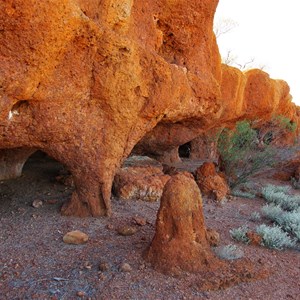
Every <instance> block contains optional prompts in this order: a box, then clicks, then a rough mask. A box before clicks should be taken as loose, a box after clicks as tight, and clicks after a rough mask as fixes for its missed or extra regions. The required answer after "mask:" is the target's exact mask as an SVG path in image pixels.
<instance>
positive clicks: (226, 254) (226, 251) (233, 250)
mask: <svg viewBox="0 0 300 300" xmlns="http://www.w3.org/2000/svg"><path fill="white" fill-rule="evenodd" d="M215 253H216V255H217V256H218V257H219V258H221V259H227V260H234V259H239V258H242V257H243V256H244V251H243V250H241V249H240V248H238V247H237V246H236V245H233V244H229V245H227V246H224V247H219V248H216V249H215Z"/></svg>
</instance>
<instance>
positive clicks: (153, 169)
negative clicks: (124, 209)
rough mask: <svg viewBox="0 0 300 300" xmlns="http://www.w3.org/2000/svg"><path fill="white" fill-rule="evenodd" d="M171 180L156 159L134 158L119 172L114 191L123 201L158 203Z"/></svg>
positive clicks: (128, 160) (126, 162)
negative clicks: (133, 200)
mask: <svg viewBox="0 0 300 300" xmlns="http://www.w3.org/2000/svg"><path fill="white" fill-rule="evenodd" d="M169 179H170V176H169V175H165V174H164V173H163V166H162V165H161V164H160V163H158V162H157V161H155V160H154V159H150V158H147V157H139V156H132V157H130V158H128V159H127V160H126V161H125V163H124V164H123V166H122V168H121V169H120V170H118V171H117V173H116V176H115V179H114V183H113V190H114V193H115V195H116V196H117V197H118V198H120V199H122V200H132V199H135V200H143V201H151V202H152V201H158V200H160V198H161V196H162V193H163V189H164V186H165V184H166V183H167V182H168V180H169Z"/></svg>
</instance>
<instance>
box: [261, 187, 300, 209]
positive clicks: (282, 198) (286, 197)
mask: <svg viewBox="0 0 300 300" xmlns="http://www.w3.org/2000/svg"><path fill="white" fill-rule="evenodd" d="M289 191H290V187H288V186H275V185H271V184H270V185H267V186H266V187H264V188H263V189H262V196H263V197H264V198H265V200H266V201H267V202H268V203H270V204H274V205H277V206H280V207H281V208H282V209H283V210H288V211H293V210H296V209H298V208H299V207H300V197H299V196H293V195H291V194H289Z"/></svg>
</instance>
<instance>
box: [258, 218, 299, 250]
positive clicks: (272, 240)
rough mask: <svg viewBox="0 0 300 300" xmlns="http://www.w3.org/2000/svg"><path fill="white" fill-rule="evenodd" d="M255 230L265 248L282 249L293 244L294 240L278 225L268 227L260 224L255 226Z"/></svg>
mask: <svg viewBox="0 0 300 300" xmlns="http://www.w3.org/2000/svg"><path fill="white" fill-rule="evenodd" d="M256 232H257V234H259V235H260V236H261V238H262V245H263V246H265V247H267V248H271V249H277V250H282V249H284V248H291V247H294V246H295V240H293V239H291V238H290V237H289V235H288V233H287V232H285V231H283V230H282V229H281V228H280V227H279V226H272V227H270V226H267V225H265V224H262V225H259V226H258V227H256Z"/></svg>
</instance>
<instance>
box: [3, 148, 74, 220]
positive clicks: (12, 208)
mask: <svg viewBox="0 0 300 300" xmlns="http://www.w3.org/2000/svg"><path fill="white" fill-rule="evenodd" d="M25 150H27V149H22V148H20V149H19V148H18V149H9V150H5V154H6V155H7V157H10V156H9V155H8V154H10V155H13V154H16V153H18V154H20V157H21V158H22V159H19V160H18V161H17V162H16V161H14V160H12V159H11V161H9V160H8V162H9V164H7V163H6V166H4V167H6V170H9V169H12V170H13V171H12V172H11V174H10V177H7V178H1V180H0V202H1V205H0V215H6V214H8V213H12V212H13V213H14V214H17V213H19V211H24V214H25V212H26V214H29V215H30V214H33V213H41V212H42V211H43V210H44V209H45V210H47V209H49V210H50V211H51V212H53V213H54V212H58V211H59V209H60V207H61V205H62V204H63V203H64V202H65V201H66V200H68V199H69V198H70V197H71V194H72V192H73V190H74V184H73V181H72V176H71V175H70V173H69V172H68V170H67V169H66V167H65V166H64V165H63V164H61V163H60V162H58V161H57V160H55V159H53V158H52V157H50V156H49V155H47V154H46V153H45V152H43V151H39V150H38V151H37V150H35V149H31V150H32V151H31V153H28V152H24V151H25ZM29 150H30V149H28V151H29ZM16 151H17V152H16ZM29 152H30V151H29ZM21 153H22V155H23V156H21ZM24 153H25V154H26V153H28V155H27V156H26V155H25V154H24ZM2 164H3V162H2ZM16 165H21V168H20V167H18V172H15V170H14V169H15V168H16ZM4 171H5V168H4ZM13 175H15V176H13ZM50 204H51V205H50ZM35 206H41V208H40V207H39V211H33V209H35V208H36V207H35Z"/></svg>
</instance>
